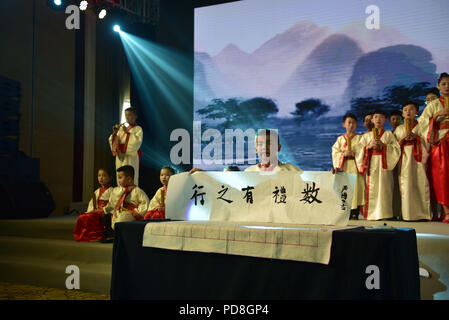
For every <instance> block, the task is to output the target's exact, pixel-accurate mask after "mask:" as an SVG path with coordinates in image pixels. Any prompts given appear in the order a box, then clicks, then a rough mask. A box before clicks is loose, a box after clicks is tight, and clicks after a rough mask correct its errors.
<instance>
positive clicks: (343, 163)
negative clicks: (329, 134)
mask: <svg viewBox="0 0 449 320" xmlns="http://www.w3.org/2000/svg"><path fill="white" fill-rule="evenodd" d="M361 139H362V136H361V135H357V134H356V135H355V136H354V137H353V138H352V140H351V144H352V146H353V148H352V149H353V150H354V148H355V150H357V146H356V145H357V144H359V143H360V140H361ZM346 146H347V138H346V135H342V136H339V137H338V138H337V141H335V143H334V145H333V146H332V164H333V166H334V168H336V169H341V170H343V172H346V173H354V174H356V175H357V178H356V181H355V187H354V195H353V198H352V205H351V209H357V207H358V206H363V205H364V203H365V198H364V192H365V179H364V177H363V176H362V175H360V174H359V170H358V168H357V163H356V161H355V158H352V159H351V158H345V156H344V151H345V150H346V149H347V147H346Z"/></svg>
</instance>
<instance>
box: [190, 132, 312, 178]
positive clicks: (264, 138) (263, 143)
mask: <svg viewBox="0 0 449 320" xmlns="http://www.w3.org/2000/svg"><path fill="white" fill-rule="evenodd" d="M271 141H275V143H274V144H272V143H271ZM255 148H256V153H257V155H258V156H259V159H260V163H258V164H255V165H253V166H250V167H248V168H246V169H245V171H273V172H279V171H296V172H300V173H301V172H303V170H302V169H300V168H298V167H296V166H294V165H293V164H291V163H283V162H281V161H279V160H278V156H277V154H278V153H279V151H281V144H280V143H279V136H278V134H277V132H276V131H275V130H269V129H261V130H259V131H258V132H257V135H256V147H255ZM197 171H204V170H203V169H199V168H193V169H191V170H190V171H189V173H194V172H197ZM226 171H228V170H226Z"/></svg>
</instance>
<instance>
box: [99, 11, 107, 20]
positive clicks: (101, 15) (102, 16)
mask: <svg viewBox="0 0 449 320" xmlns="http://www.w3.org/2000/svg"><path fill="white" fill-rule="evenodd" d="M106 13H107V12H106V9H101V10H100V13H99V14H98V18H100V19H103V18H104V17H105V16H106Z"/></svg>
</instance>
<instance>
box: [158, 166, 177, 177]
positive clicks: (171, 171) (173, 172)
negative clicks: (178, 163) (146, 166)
mask: <svg viewBox="0 0 449 320" xmlns="http://www.w3.org/2000/svg"><path fill="white" fill-rule="evenodd" d="M164 169H166V170H168V171H170V173H171V174H172V175H173V174H176V171H175V169H173V168H172V167H169V166H167V167H163V168H162V169H161V171H162V170H164Z"/></svg>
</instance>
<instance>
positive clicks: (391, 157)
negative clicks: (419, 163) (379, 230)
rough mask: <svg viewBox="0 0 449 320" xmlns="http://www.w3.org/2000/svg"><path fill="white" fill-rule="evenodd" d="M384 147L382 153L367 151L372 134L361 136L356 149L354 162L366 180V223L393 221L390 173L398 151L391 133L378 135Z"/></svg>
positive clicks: (399, 151) (397, 157) (396, 160)
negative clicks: (381, 220) (382, 220)
mask: <svg viewBox="0 0 449 320" xmlns="http://www.w3.org/2000/svg"><path fill="white" fill-rule="evenodd" d="M379 135H380V141H381V142H382V143H383V144H385V146H384V147H383V149H382V150H380V151H375V150H374V149H368V144H369V143H370V142H371V140H372V139H373V132H369V133H367V134H365V135H363V137H362V139H361V140H360V143H359V144H358V145H357V146H356V147H355V148H354V149H356V150H355V151H356V162H357V167H358V168H359V170H360V172H361V173H362V174H364V176H365V206H364V213H363V214H364V216H365V218H366V219H368V220H380V219H387V218H392V217H393V183H394V181H393V171H392V170H393V169H394V167H395V166H396V164H397V162H398V160H399V157H400V155H401V147H400V146H399V143H398V142H397V140H396V138H395V136H394V135H393V133H392V132H391V131H385V130H383V129H382V131H381V132H380V133H379Z"/></svg>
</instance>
